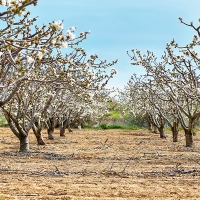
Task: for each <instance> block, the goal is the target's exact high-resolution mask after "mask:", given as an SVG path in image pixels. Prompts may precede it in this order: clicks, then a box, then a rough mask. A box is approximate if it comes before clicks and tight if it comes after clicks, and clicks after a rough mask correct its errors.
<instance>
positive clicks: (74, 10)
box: [31, 0, 200, 88]
mask: <svg viewBox="0 0 200 200" xmlns="http://www.w3.org/2000/svg"><path fill="white" fill-rule="evenodd" d="M199 9H200V0H38V6H37V7H34V8H31V13H32V15H31V16H32V17H34V16H39V19H38V23H42V22H44V23H48V22H51V21H53V20H64V28H65V30H67V29H68V28H69V27H71V26H76V27H77V30H76V32H77V33H79V32H82V31H88V30H90V31H91V34H90V35H89V37H88V38H87V40H85V41H84V42H83V43H82V44H81V45H80V46H81V47H83V48H84V49H86V52H87V53H88V54H97V55H98V56H99V58H100V59H101V60H107V61H112V60H115V59H118V60H119V61H118V63H117V64H116V65H115V66H114V67H115V68H116V69H117V70H118V74H117V75H116V76H115V77H114V78H113V79H112V80H111V81H110V83H109V84H108V86H109V87H120V88H123V86H124V85H125V84H126V83H127V82H128V80H129V78H130V76H131V75H132V74H133V73H136V74H138V75H139V74H142V73H144V70H143V69H142V68H141V67H138V66H132V65H131V64H130V63H131V61H130V59H129V57H128V56H127V54H126V50H131V49H133V48H137V49H139V50H141V51H143V52H145V51H146V50H147V49H148V50H150V51H153V52H154V53H155V54H156V55H157V56H158V57H159V56H160V55H162V53H163V51H164V50H165V46H166V43H167V42H170V41H171V40H172V39H173V38H174V39H175V40H176V41H177V42H178V43H179V44H183V45H184V44H187V43H188V42H190V40H191V39H192V36H193V34H194V33H195V32H194V31H193V30H192V29H191V28H189V27H186V26H184V25H183V24H181V23H180V22H179V20H178V18H179V17H182V18H183V20H184V21H186V22H191V21H193V22H194V23H195V24H196V25H200V23H199V22H198V19H199V18H200V12H199Z"/></svg>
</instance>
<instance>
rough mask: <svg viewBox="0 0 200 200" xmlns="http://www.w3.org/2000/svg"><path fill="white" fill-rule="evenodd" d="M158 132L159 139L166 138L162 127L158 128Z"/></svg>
mask: <svg viewBox="0 0 200 200" xmlns="http://www.w3.org/2000/svg"><path fill="white" fill-rule="evenodd" d="M158 130H159V133H160V138H166V136H165V132H164V126H161V127H159V128H158Z"/></svg>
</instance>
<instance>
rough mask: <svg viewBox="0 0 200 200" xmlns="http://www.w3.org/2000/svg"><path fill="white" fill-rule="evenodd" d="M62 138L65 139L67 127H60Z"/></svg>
mask: <svg viewBox="0 0 200 200" xmlns="http://www.w3.org/2000/svg"><path fill="white" fill-rule="evenodd" d="M60 137H65V127H64V126H60Z"/></svg>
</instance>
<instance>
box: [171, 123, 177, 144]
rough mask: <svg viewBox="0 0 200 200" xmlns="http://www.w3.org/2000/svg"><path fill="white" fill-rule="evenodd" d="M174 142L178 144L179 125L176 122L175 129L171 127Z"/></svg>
mask: <svg viewBox="0 0 200 200" xmlns="http://www.w3.org/2000/svg"><path fill="white" fill-rule="evenodd" d="M171 130H172V136H173V142H178V123H177V122H174V123H173V127H171Z"/></svg>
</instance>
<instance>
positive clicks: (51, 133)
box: [47, 127, 54, 140]
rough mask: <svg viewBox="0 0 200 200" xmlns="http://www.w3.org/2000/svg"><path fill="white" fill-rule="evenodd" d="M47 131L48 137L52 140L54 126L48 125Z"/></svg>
mask: <svg viewBox="0 0 200 200" xmlns="http://www.w3.org/2000/svg"><path fill="white" fill-rule="evenodd" d="M47 133H48V139H49V140H54V127H49V128H48V129H47Z"/></svg>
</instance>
